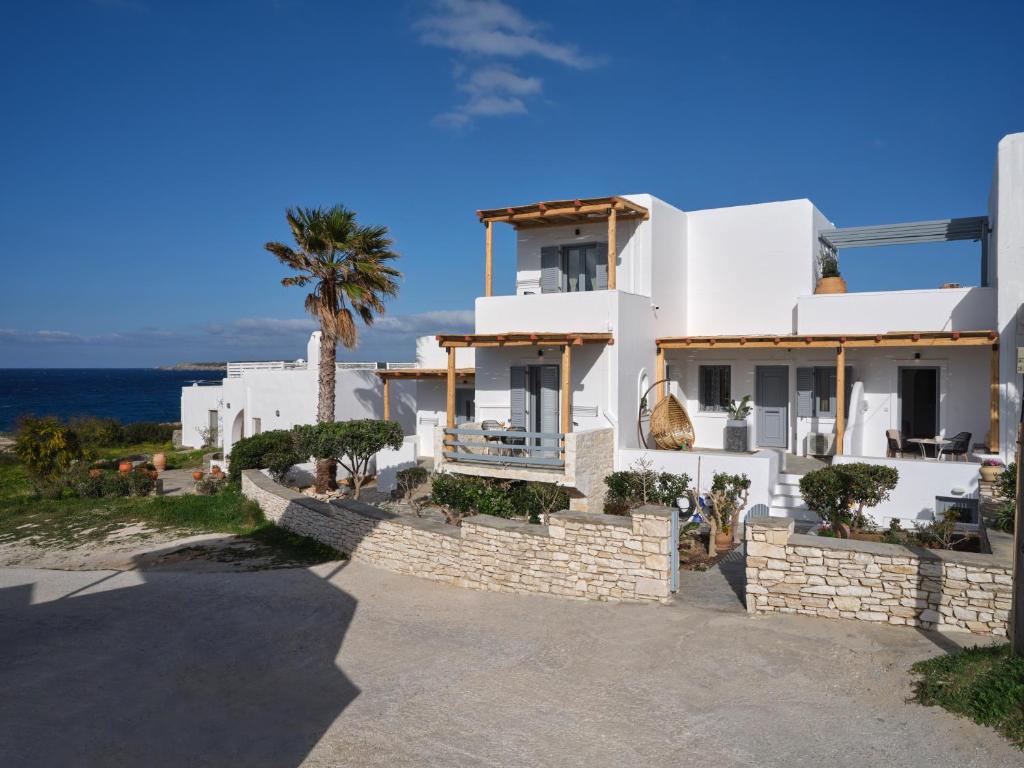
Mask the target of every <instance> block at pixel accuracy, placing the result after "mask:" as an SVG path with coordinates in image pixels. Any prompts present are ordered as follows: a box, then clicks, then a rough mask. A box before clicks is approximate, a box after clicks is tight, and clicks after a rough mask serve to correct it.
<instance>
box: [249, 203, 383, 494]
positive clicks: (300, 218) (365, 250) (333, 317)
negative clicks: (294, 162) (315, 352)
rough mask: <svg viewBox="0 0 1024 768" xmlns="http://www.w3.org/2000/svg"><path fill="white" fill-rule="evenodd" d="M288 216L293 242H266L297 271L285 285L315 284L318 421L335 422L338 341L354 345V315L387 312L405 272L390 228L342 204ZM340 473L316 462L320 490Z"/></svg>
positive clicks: (309, 301)
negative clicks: (398, 265) (363, 220)
mask: <svg viewBox="0 0 1024 768" xmlns="http://www.w3.org/2000/svg"><path fill="white" fill-rule="evenodd" d="M285 219H286V220H287V222H288V227H289V228H290V229H291V235H292V239H293V240H294V241H295V247H294V248H293V247H291V246H289V245H286V244H284V243H280V242H270V243H267V244H266V245H265V246H264V247H265V248H266V250H267V251H269V252H270V253H272V254H274V256H276V257H277V259H278V260H279V261H280V262H281V263H282V264H284V265H285V266H287V267H289V268H291V269H293V270H295V272H296V274H295V275H291V276H289V277H286V278H284V279H282V280H281V284H282V285H284V286H296V287H307V286H308V287H310V288H311V290H310V292H309V293H308V294H307V295H306V299H305V308H306V311H307V312H309V313H310V314H311V315H313V316H314V317H316V318H317V319H318V320H319V322H320V334H321V335H320V364H319V370H318V386H319V392H318V396H317V411H316V420H317V421H318V422H332V421H334V417H335V410H334V388H335V376H336V367H335V362H336V359H337V346H338V343H339V342H340V343H341V344H343V345H344V346H345V347H347V348H349V349H351V348H354V347H355V346H356V344H357V343H358V336H359V334H358V329H357V327H356V318H357V317H358V319H359V320H361V321H362V322H363V324H364V325H366V326H370V325H372V324H373V321H374V319H375V318H376V316H377V315H381V314H383V313H384V301H385V300H386V299H387V298H389V297H391V296H395V295H397V294H398V280H399V279H400V278H401V277H402V273H401V272H399V271H398V270H397V269H395V268H394V267H393V266H391V264H390V262H392V261H394V260H395V259H397V258H398V254H397V253H395V252H394V251H393V250H392V249H391V248H392V241H391V239H390V238H389V237H388V228H387V227H384V226H363V225H360V224H359V223H358V222H357V220H356V214H355V213H354V212H353V211H350V210H348V209H347V208H345V207H344V206H342V205H335V206H332V207H330V208H289V209H288V210H287V211H286V212H285ZM336 472H337V464H336V462H335V461H333V460H332V459H326V458H322V459H320V460H318V461H317V467H316V490H317V491H318V492H319V493H323V492H325V491H326V490H328V488H333V487H337V484H336V480H335V476H336Z"/></svg>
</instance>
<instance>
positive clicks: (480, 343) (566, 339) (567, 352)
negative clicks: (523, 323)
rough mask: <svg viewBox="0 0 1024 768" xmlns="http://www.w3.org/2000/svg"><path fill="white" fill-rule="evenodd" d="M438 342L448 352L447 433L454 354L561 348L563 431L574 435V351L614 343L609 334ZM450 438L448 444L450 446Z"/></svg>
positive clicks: (482, 336) (449, 337)
mask: <svg viewBox="0 0 1024 768" xmlns="http://www.w3.org/2000/svg"><path fill="white" fill-rule="evenodd" d="M437 342H438V344H440V345H441V346H442V347H443V348H445V349H447V350H448V370H447V377H448V392H447V395H448V398H447V409H446V410H447V415H448V424H447V426H448V429H454V428H455V380H456V378H458V369H456V367H455V350H456V349H459V348H460V347H559V348H560V349H561V352H562V365H561V382H560V386H561V395H562V401H561V408H560V410H561V421H562V423H561V431H562V432H571V431H572V348H573V347H579V346H582V345H584V344H605V345H612V344H614V343H615V339H614V337H613V336H612V334H610V333H474V334H441V335H439V336H438V337H437ZM449 438H450V436H449V435H446V436H445V442H449Z"/></svg>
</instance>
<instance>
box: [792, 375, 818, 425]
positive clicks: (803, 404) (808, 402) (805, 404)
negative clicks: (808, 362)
mask: <svg viewBox="0 0 1024 768" xmlns="http://www.w3.org/2000/svg"><path fill="white" fill-rule="evenodd" d="M796 415H797V417H798V418H801V419H809V418H811V416H813V415H814V369H813V368H797V369H796Z"/></svg>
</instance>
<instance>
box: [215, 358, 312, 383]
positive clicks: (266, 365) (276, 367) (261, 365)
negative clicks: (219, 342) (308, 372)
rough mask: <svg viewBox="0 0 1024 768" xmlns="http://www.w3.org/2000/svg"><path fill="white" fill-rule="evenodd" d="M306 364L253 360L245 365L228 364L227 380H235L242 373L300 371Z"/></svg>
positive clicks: (301, 362) (300, 362)
mask: <svg viewBox="0 0 1024 768" xmlns="http://www.w3.org/2000/svg"><path fill="white" fill-rule="evenodd" d="M305 367H306V362H305V361H304V360H303V361H299V360H295V361H289V360H254V361H252V362H246V363H228V378H229V379H237V378H238V377H239V376H241V375H242V371H292V370H302V369H304V368H305Z"/></svg>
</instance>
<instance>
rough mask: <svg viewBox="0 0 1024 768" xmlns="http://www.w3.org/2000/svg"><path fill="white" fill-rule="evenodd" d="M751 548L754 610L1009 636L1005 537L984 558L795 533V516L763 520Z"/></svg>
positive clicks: (755, 523)
mask: <svg viewBox="0 0 1024 768" xmlns="http://www.w3.org/2000/svg"><path fill="white" fill-rule="evenodd" d="M989 536H990V537H996V536H998V537H1005V534H997V533H996V532H989ZM746 549H747V553H746V554H747V611H749V612H750V613H802V614H808V615H812V616H825V617H828V618H832V619H855V620H859V621H877V622H888V623H889V624H899V625H906V626H911V627H920V628H923V629H937V630H960V631H968V632H973V633H975V634H979V635H1003V636H1005V635H1006V633H1007V626H1008V623H1009V613H1010V597H1011V589H1012V587H1011V582H1012V579H1011V576H1012V561H1011V557H1010V552H1011V551H1012V550H1011V549H1010V548H1009V547H1007V546H1005V542H1003V541H1001V540H999V541H992V551H993V553H994V554H991V555H983V554H976V553H970V552H952V551H948V550H931V549H925V548H922V547H904V546H899V545H895V544H880V543H875V542H869V541H855V540H850V539H830V538H825V537H822V536H803V535H794V534H793V521H792V520H789V519H787V518H760V519H754V520H750V521H748V522H747V526H746Z"/></svg>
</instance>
